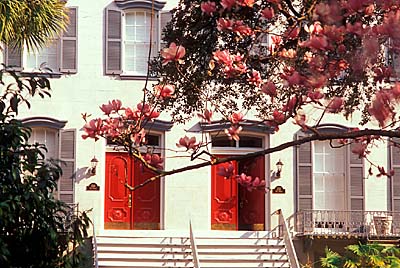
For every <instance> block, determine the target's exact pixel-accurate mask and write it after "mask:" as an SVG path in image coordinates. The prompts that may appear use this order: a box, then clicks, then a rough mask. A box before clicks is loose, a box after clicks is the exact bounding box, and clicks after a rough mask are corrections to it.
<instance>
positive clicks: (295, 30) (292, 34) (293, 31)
mask: <svg viewBox="0 0 400 268" xmlns="http://www.w3.org/2000/svg"><path fill="white" fill-rule="evenodd" d="M299 33H300V28H299V27H289V28H288V29H287V30H286V32H285V34H284V37H285V38H287V39H297V38H298V37H299Z"/></svg>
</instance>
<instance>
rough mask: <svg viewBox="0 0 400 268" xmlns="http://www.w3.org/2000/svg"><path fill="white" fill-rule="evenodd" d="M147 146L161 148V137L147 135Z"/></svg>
mask: <svg viewBox="0 0 400 268" xmlns="http://www.w3.org/2000/svg"><path fill="white" fill-rule="evenodd" d="M146 141H147V142H146V145H151V146H160V136H157V135H146Z"/></svg>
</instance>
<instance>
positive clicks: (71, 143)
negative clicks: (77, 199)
mask: <svg viewBox="0 0 400 268" xmlns="http://www.w3.org/2000/svg"><path fill="white" fill-rule="evenodd" d="M75 137H76V130H75V129H67V130H60V142H59V144H60V155H59V156H60V160H61V161H63V162H64V163H62V164H61V168H62V171H63V174H62V177H61V178H60V180H59V182H58V195H59V199H60V200H61V201H64V202H65V203H68V204H72V203H74V182H75V155H76V154H75V140H76V138H75Z"/></svg>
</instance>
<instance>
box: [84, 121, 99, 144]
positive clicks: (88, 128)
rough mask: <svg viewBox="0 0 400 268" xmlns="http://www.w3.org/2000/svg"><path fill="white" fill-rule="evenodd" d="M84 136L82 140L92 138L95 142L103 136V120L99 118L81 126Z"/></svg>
mask: <svg viewBox="0 0 400 268" xmlns="http://www.w3.org/2000/svg"><path fill="white" fill-rule="evenodd" d="M83 130H84V131H85V132H86V134H83V135H82V138H83V139H87V138H92V139H94V140H95V141H97V140H98V139H99V136H101V135H102V134H103V120H101V119H100V118H96V119H92V120H90V121H89V122H87V123H86V124H85V125H84V126H83Z"/></svg>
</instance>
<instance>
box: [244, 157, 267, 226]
mask: <svg viewBox="0 0 400 268" xmlns="http://www.w3.org/2000/svg"><path fill="white" fill-rule="evenodd" d="M239 171H240V172H241V173H242V172H243V173H245V174H247V175H249V176H252V177H253V178H255V177H259V178H260V180H265V157H264V156H260V157H257V158H253V159H249V160H242V161H241V162H240V163H239ZM264 222H265V192H264V191H261V190H253V191H251V192H249V191H248V190H247V189H246V188H245V187H241V186H240V185H239V229H241V230H259V231H261V230H264Z"/></svg>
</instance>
